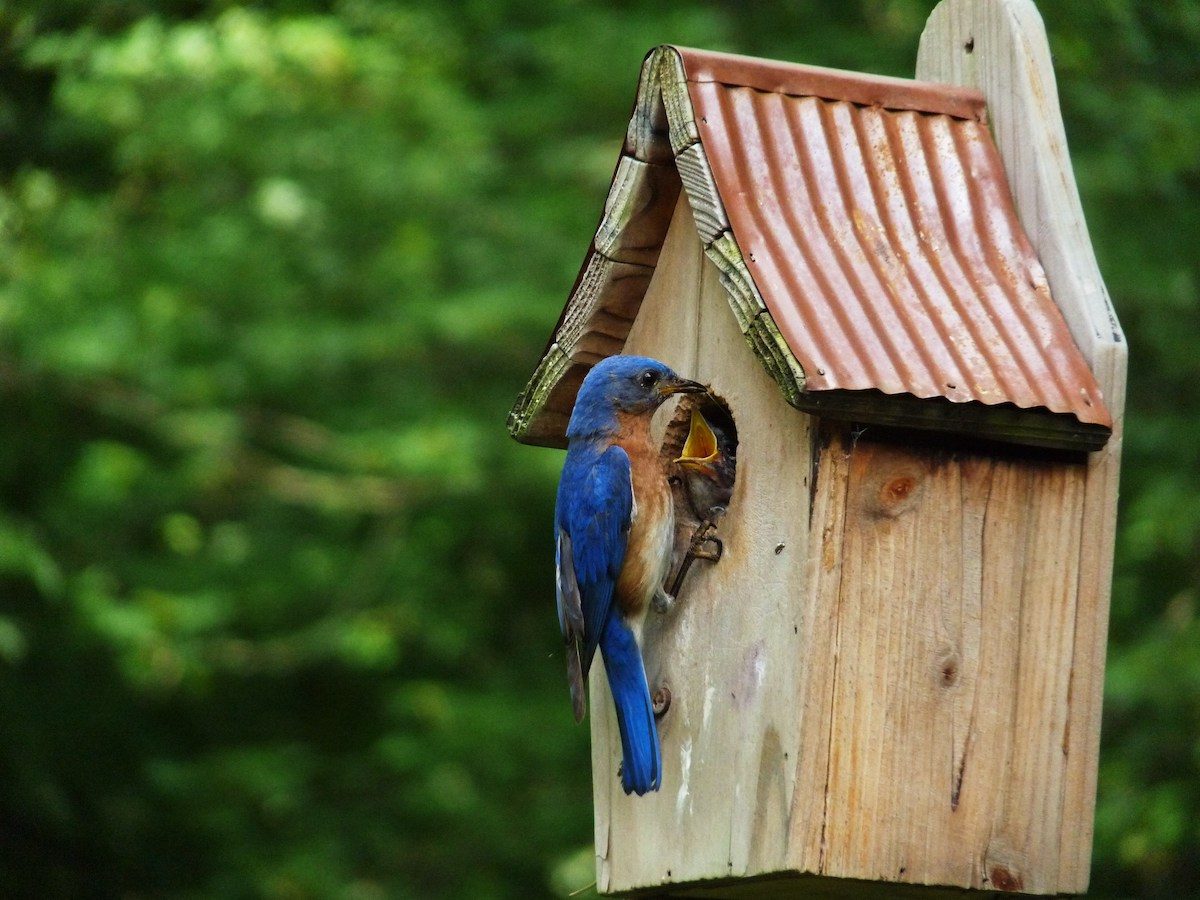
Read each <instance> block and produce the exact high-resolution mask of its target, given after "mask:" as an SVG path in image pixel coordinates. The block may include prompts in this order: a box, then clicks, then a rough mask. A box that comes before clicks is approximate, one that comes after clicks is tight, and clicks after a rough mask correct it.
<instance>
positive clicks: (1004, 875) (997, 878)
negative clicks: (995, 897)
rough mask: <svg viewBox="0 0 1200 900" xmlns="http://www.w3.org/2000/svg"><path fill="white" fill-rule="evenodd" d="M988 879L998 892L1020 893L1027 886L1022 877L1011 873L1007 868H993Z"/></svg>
mask: <svg viewBox="0 0 1200 900" xmlns="http://www.w3.org/2000/svg"><path fill="white" fill-rule="evenodd" d="M988 878H989V880H990V881H991V882H992V887H994V888H995V889H996V890H998V891H1019V890H1021V888H1023V887H1024V886H1025V884H1024V882H1022V881H1021V876H1020V875H1019V874H1017V873H1016V872H1012V871H1010V870H1009V869H1008V868H1007V867H1006V866H999V865H997V866H992V869H991V871H990V872H988Z"/></svg>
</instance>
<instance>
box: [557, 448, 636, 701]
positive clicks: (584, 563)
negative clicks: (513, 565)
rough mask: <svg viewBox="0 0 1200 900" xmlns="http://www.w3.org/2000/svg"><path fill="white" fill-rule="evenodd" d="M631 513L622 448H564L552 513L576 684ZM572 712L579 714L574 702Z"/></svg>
mask: <svg viewBox="0 0 1200 900" xmlns="http://www.w3.org/2000/svg"><path fill="white" fill-rule="evenodd" d="M632 512H633V485H632V480H631V477H630V472H629V456H628V455H627V454H626V453H625V451H624V450H622V449H621V448H620V447H616V446H613V447H609V448H607V449H606V450H604V451H603V452H600V453H598V454H597V453H594V452H586V451H585V452H582V453H574V452H571V453H568V455H567V461H566V464H565V465H564V466H563V474H562V480H561V482H560V483H559V487H558V508H557V510H556V516H555V518H556V525H557V529H556V531H557V534H556V550H557V562H558V573H557V575H558V578H557V584H558V586H559V590H558V616H559V624H560V625H561V626H562V629H563V637H564V638H565V639H566V640H567V643H568V645H571V644H574V643H575V640H574V639H576V638H578V639H579V640H580V644H581V645H580V646H579V647H578V651H579V654H580V656H579V660H578V663H579V665H578V674H579V676H580V684H579V687H580V688H582V679H584V678H586V677H587V673H588V670H589V669H590V668H591V665H592V658H593V657H594V656H595V654H596V646H597V645H598V644H599V642H600V634H601V632H602V631H603V630H604V622H605V620H606V619H607V618H608V614H609V609H610V608H611V606H612V595H613V588H614V587H615V585H616V582H617V576H618V575H619V574H620V572H621V564H622V563H623V562H624V561H625V545H626V542H627V540H628V536H629V522H630V518H631V515H632ZM579 626H582V629H580V628H579ZM580 632H582V633H580ZM568 665H569V666H571V667H572V670H573V671H572V695H573V696H574V695H575V693H576V685H575V678H574V675H575V672H574V666H573V664H572V661H571V660H570V658H569V657H568ZM576 715H577V716H581V715H582V712H581V708H580V706H579V704H578V703H577V704H576Z"/></svg>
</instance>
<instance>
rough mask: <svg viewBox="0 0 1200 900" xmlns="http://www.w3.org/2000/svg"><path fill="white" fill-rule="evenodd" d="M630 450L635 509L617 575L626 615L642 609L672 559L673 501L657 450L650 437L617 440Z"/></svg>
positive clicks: (661, 581)
mask: <svg viewBox="0 0 1200 900" xmlns="http://www.w3.org/2000/svg"><path fill="white" fill-rule="evenodd" d="M617 443H619V444H621V445H622V446H623V447H624V448H625V452H626V453H628V454H629V467H630V476H631V478H632V481H633V496H634V501H635V503H636V510H635V514H634V517H633V521H632V522H631V523H630V527H629V542H628V544H627V545H626V550H625V562H624V565H623V566H622V567H621V574H620V576H619V577H618V578H617V588H616V599H617V604H618V606H619V607H620V609H621V612H622V613H623V614H624V615H625V616H632V615H635V614H638V613H640V612H641V611H642V610H643V609H644V608H645V606H646V604H647V602H649V600H650V598H651V597H653V596H654V590H655V588H657V587H659V586H660V585H662V583H663V581H664V579H665V578H666V576H667V569H668V567H669V566H670V562H671V547H672V544H673V538H674V531H675V515H674V504H673V501H672V498H671V489H670V487H668V485H667V478H666V473H665V472H664V471H663V468H662V464H661V463H660V461H659V457H658V452H657V451H656V450H655V449H654V448H653V447H652V446H651V445H650V442H649V440H648V439H647V440H645V441H644V442H643V441H630V442H629V444H630V445H626V444H625V442H624V441H620V440H618V442H617Z"/></svg>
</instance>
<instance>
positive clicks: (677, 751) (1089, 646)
mask: <svg viewBox="0 0 1200 900" xmlns="http://www.w3.org/2000/svg"><path fill="white" fill-rule="evenodd" d="M916 74H917V76H918V79H919V80H906V79H896V78H885V77H879V76H875V75H867V74H861V73H856V72H843V71H835V70H830V69H821V68H814V67H811V66H805V65H795V64H792V63H785V62H776V61H770V60H763V59H751V58H746V57H739V56H731V55H727V54H722V53H710V52H702V51H698V50H690V49H685V48H681V47H672V46H663V47H659V48H657V49H656V50H654V51H652V52H651V53H650V54H649V55H648V56H647V57H646V60H645V62H644V64H643V66H642V70H641V77H640V80H639V82H638V88H637V97H636V102H635V105H634V109H633V115H632V118H631V121H630V123H629V128H628V133H627V136H626V139H625V143H624V147H623V150H622V152H621V155H620V158H619V160H618V162H617V166H616V171H615V174H614V176H613V181H612V187H611V189H610V190H609V193H608V198H607V201H606V202H605V205H604V213H603V217H602V218H601V221H600V225H599V228H598V229H597V231H596V235H595V238H594V240H593V243H592V246H591V248H590V249H589V250H588V253H587V256H586V259H585V261H584V264H583V267H582V270H581V271H580V274H579V277H578V280H577V281H576V284H575V286H574V289H573V290H572V292H571V294H570V297H569V300H568V302H567V304H566V308H565V309H564V311H563V314H562V317H561V319H560V321H559V323H558V325H557V326H556V328H555V331H554V334H553V337H552V339H551V341H550V344H549V347H548V349H547V350H546V352H545V355H544V357H543V358H542V360H541V362H540V363H539V365H538V366H537V369H536V371H535V372H534V374H533V376H532V378H531V380H530V382H529V384H528V386H527V387H526V389H525V391H524V392H523V393H522V395H521V396H520V398H519V399H518V402H517V405H516V406H515V408H514V409H513V411H512V413H511V416H510V422H509V424H510V428H511V430H512V433H513V435H514V436H515V437H516V438H517V439H518V440H520V441H523V442H525V443H530V444H538V445H543V446H551V447H562V446H565V444H566V438H565V435H564V431H565V427H566V424H567V420H568V417H569V415H570V413H571V409H572V404H573V401H574V397H575V393H576V391H577V389H578V387H579V385H580V382H581V381H582V378H583V376H584V375H585V374H586V372H587V371H588V369H589V368H590V367H591V366H592V365H594V364H595V363H596V362H597V361H599V360H600V359H603V358H604V357H606V356H609V355H612V354H618V353H636V354H642V355H646V356H652V357H656V358H659V359H661V360H663V361H664V362H666V363H668V364H669V365H671V366H672V367H673V368H674V369H675V370H676V371H677V372H679V373H680V374H681V375H684V376H686V377H689V378H693V379H697V380H699V381H702V382H705V383H706V384H708V385H710V386H711V397H709V398H705V399H703V400H700V401H696V400H695V399H694V398H692V397H688V398H683V399H681V400H680V401H679V402H680V403H681V404H684V405H682V406H677V407H671V408H664V409H663V410H661V411H660V413H659V418H658V419H657V420H656V427H657V428H658V434H660V435H661V440H662V441H663V445H664V460H670V459H672V458H673V457H674V455H676V450H677V449H678V447H679V446H680V445H681V444H682V441H683V435H684V434H685V433H686V430H687V421H688V413H689V412H690V407H689V406H688V405H687V404H692V403H696V402H700V403H702V404H708V412H709V414H710V415H709V417H710V418H713V419H714V420H719V421H720V422H721V423H723V425H724V426H725V429H726V430H727V431H728V432H730V433H731V435H732V436H733V439H734V440H735V441H736V474H735V481H734V487H733V495H732V499H731V501H730V503H729V504H728V509H727V512H726V514H725V515H724V517H723V518H722V519H721V520H720V521H719V523H718V526H717V534H718V535H719V538H720V540H721V542H722V544H723V547H724V553H723V555H722V557H721V559H720V560H719V561H717V562H715V563H714V562H712V561H709V560H699V561H696V562H695V563H694V565H692V566H691V568H690V570H689V571H688V573H687V576H686V579H685V580H684V581H683V583H682V586H681V588H680V592H679V597H678V600H677V602H676V604H675V605H674V607H673V608H671V609H670V610H669V611H668V612H666V613H664V614H657V613H654V612H652V613H650V614H649V621H648V624H647V626H646V629H645V634H644V646H643V656H644V660H645V665H646V672H647V677H648V679H649V682H650V686H651V688H652V689H653V690H654V691H655V692H656V693H655V699H656V704H657V707H658V709H659V711H661V716H660V718H659V720H658V728H659V734H660V737H661V743H662V756H663V780H662V787H661V790H659V791H657V792H655V793H651V794H647V795H646V796H643V797H637V796H626V795H625V794H624V793H623V791H622V790H621V786H620V779H619V777H618V774H617V764H618V762H619V760H620V756H621V754H620V744H619V740H618V736H617V733H616V727H615V723H614V719H613V713H612V710H611V704H610V703H608V702H607V685H606V682H605V679H604V677H603V675H602V674H597V673H596V672H595V671H593V674H592V678H591V683H590V690H591V693H592V705H591V710H592V711H591V729H592V762H593V781H594V800H595V826H596V827H595V841H596V863H597V881H598V887H599V889H600V890H601V891H602V892H605V893H608V892H639V891H642V892H646V893H649V894H655V893H662V894H666V893H668V892H669V894H670V896H673V897H674V896H698V897H741V896H756V897H757V896H821V897H826V896H851V897H861V896H876V895H878V896H881V897H896V896H943V895H946V893H945V889H946V888H958V889H962V888H972V889H980V890H987V891H1016V892H1025V893H1031V894H1055V893H1068V894H1069V893H1077V892H1082V891H1084V890H1085V889H1086V886H1087V882H1088V871H1089V860H1090V853H1091V838H1092V818H1093V807H1094V800H1095V789H1096V769H1097V756H1098V745H1099V730H1100V707H1101V691H1102V684H1103V675H1104V655H1105V638H1106V629H1107V620H1108V604H1109V590H1110V577H1111V566H1112V550H1113V536H1114V520H1115V503H1116V484H1117V470H1118V463H1119V457H1120V445H1121V415H1122V407H1123V402H1124V384H1125V359H1126V352H1125V344H1124V341H1123V338H1122V335H1121V331H1120V327H1119V325H1118V324H1117V320H1116V317H1115V315H1114V312H1113V309H1112V307H1111V305H1110V303H1109V300H1108V296H1107V294H1106V292H1105V288H1104V285H1103V283H1102V281H1101V279H1100V275H1099V272H1098V270H1097V267H1096V262H1095V259H1094V256H1093V253H1092V249H1091V247H1090V244H1089V241H1088V236H1087V228H1086V226H1085V224H1084V220H1083V216H1082V213H1081V210H1080V204H1079V198H1078V194H1077V191H1076V187H1075V182H1074V178H1073V175H1072V170H1071V165H1070V161H1069V158H1068V156H1067V145H1066V139H1065V135H1064V132H1063V126H1062V121H1061V117H1060V113H1059V110H1058V101H1057V94H1056V88H1055V81H1054V75H1053V71H1052V69H1051V64H1050V54H1049V51H1048V47H1047V43H1046V38H1045V33H1044V30H1043V27H1042V23H1041V20H1040V18H1039V16H1038V14H1037V11H1036V9H1035V8H1034V6H1033V5H1032V3H1030V2H1027V0H945V2H943V3H941V4H940V5H939V6H938V7H937V8H936V9H935V10H934V12H933V14H932V15H931V17H930V19H929V22H928V23H927V25H926V28H925V31H924V34H923V35H922V37H921V44H920V50H919V56H918V61H917V72H916ZM679 500H680V498H679V496H678V490H677V507H678V506H679V505H680V503H679ZM692 524H694V522H689V521H688V519H687V517H686V516H681V517H680V528H681V530H683V529H686V528H687V527H689V525H692ZM566 708H567V704H566V701H565V700H564V714H566V713H565V710H566ZM901 886H903V887H901ZM872 891H874V892H875V893H872ZM951 893H952V894H954V895H957V893H956V892H951Z"/></svg>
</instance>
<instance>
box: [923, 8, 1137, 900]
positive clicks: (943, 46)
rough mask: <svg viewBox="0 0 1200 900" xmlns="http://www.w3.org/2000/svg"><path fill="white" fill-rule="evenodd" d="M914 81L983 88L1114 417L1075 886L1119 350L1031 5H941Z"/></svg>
mask: <svg viewBox="0 0 1200 900" xmlns="http://www.w3.org/2000/svg"><path fill="white" fill-rule="evenodd" d="M917 77H918V78H926V79H930V80H937V81H945V82H951V83H954V84H962V85H969V86H973V87H977V88H979V89H980V90H982V91H983V93H984V95H985V97H986V98H987V101H988V110H989V118H990V120H991V127H992V131H993V134H994V136H995V140H996V145H997V147H998V149H999V151H1000V155H1001V157H1002V158H1003V160H1004V165H1005V169H1006V170H1007V172H1008V176H1009V183H1010V185H1011V186H1012V190H1013V196H1014V200H1015V202H1016V206H1017V212H1018V215H1019V216H1020V218H1021V222H1022V224H1023V225H1024V227H1025V230H1026V232H1027V233H1028V235H1029V238H1030V240H1031V241H1032V243H1033V245H1034V247H1035V249H1036V250H1037V252H1038V255H1039V257H1040V259H1041V261H1042V264H1043V266H1044V268H1045V270H1046V277H1047V280H1048V281H1049V283H1050V288H1051V291H1052V292H1053V294H1054V297H1055V299H1056V300H1057V302H1058V305H1059V307H1060V308H1061V309H1062V312H1063V316H1064V317H1065V318H1066V320H1067V324H1068V326H1069V327H1070V329H1071V333H1072V335H1073V336H1074V338H1075V341H1076V343H1077V344H1078V345H1079V349H1080V350H1081V351H1082V353H1083V355H1084V357H1085V358H1086V359H1087V360H1088V361H1089V363H1090V364H1091V366H1092V371H1093V373H1094V374H1095V376H1096V380H1097V382H1099V384H1100V387H1101V389H1102V390H1103V392H1104V399H1105V403H1106V404H1107V405H1108V408H1109V411H1110V412H1111V413H1112V415H1113V419H1114V428H1113V436H1112V438H1111V439H1110V440H1109V442H1108V444H1107V446H1106V447H1105V448H1104V449H1103V450H1102V451H1100V452H1098V453H1095V454H1093V455H1092V457H1091V459H1090V461H1089V472H1088V477H1087V484H1086V488H1085V500H1084V511H1083V513H1082V521H1083V533H1082V535H1081V541H1080V551H1079V552H1080V560H1079V569H1080V572H1079V578H1080V594H1079V602H1078V605H1077V615H1076V618H1075V623H1074V637H1073V646H1072V648H1071V653H1072V656H1073V661H1074V663H1073V668H1072V671H1073V676H1072V677H1073V685H1072V703H1071V707H1070V710H1069V716H1068V719H1067V721H1066V723H1065V725H1064V731H1063V736H1062V742H1063V746H1064V752H1066V753H1069V754H1072V755H1073V756H1074V759H1075V762H1074V764H1072V765H1070V766H1068V767H1067V770H1066V772H1065V775H1064V778H1065V781H1064V785H1063V800H1062V805H1063V809H1064V816H1065V819H1066V822H1067V823H1069V824H1068V826H1067V827H1065V828H1064V830H1063V853H1062V864H1061V869H1060V873H1059V881H1060V883H1061V884H1062V885H1063V889H1064V890H1083V889H1085V888H1086V886H1087V880H1088V872H1089V869H1090V864H1091V836H1092V828H1093V816H1094V808H1095V794H1096V770H1097V766H1096V760H1097V757H1098V753H1099V741H1100V711H1101V703H1102V697H1103V685H1104V659H1105V648H1106V643H1107V632H1108V608H1109V597H1110V591H1111V581H1112V558H1113V547H1114V544H1115V534H1116V499H1117V482H1118V475H1119V468H1120V459H1121V447H1122V443H1123V436H1124V407H1125V379H1126V368H1127V358H1128V351H1127V346H1126V344H1125V340H1124V335H1123V334H1122V332H1121V327H1120V324H1119V323H1118V321H1117V317H1116V313H1115V311H1114V309H1113V306H1112V302H1111V300H1110V299H1109V296H1108V291H1107V289H1106V288H1105V286H1104V281H1103V279H1102V278H1101V275H1100V271H1099V268H1098V266H1097V264H1096V258H1095V254H1094V252H1093V250H1092V246H1091V241H1090V239H1089V237H1088V231H1087V223H1086V222H1085V220H1084V217H1083V210H1082V207H1081V204H1080V200H1079V191H1078V188H1077V187H1076V184H1075V178H1074V175H1073V172H1072V169H1071V163H1070V157H1069V153H1068V150H1067V139H1066V132H1065V129H1064V128H1063V123H1062V116H1061V113H1060V111H1059V103H1058V88H1057V85H1056V81H1055V77H1054V69H1053V65H1052V63H1051V58H1050V49H1049V45H1048V42H1047V40H1046V33H1045V28H1044V26H1043V24H1042V21H1041V17H1040V15H1039V14H1038V12H1037V8H1036V7H1035V6H1034V4H1033V3H1032V2H1029V0H991V2H986V3H985V2H981V0H944V2H942V3H940V4H939V5H938V7H937V8H936V9H935V10H934V11H933V13H932V15H930V17H929V21H928V23H927V25H926V27H925V31H924V33H923V34H922V36H921V45H920V50H919V53H918V57H917Z"/></svg>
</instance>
